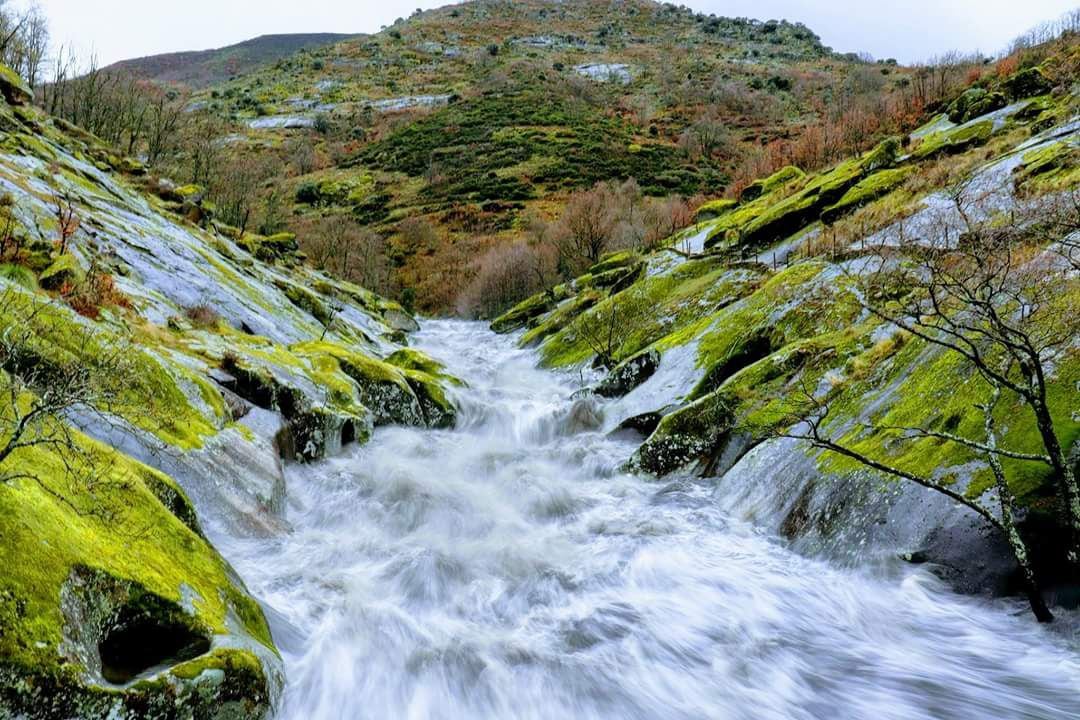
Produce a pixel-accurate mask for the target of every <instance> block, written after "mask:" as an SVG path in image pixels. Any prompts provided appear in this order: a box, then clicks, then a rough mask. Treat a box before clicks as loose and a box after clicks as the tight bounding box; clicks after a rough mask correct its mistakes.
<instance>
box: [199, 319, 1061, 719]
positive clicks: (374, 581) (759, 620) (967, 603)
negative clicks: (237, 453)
mask: <svg viewBox="0 0 1080 720" xmlns="http://www.w3.org/2000/svg"><path fill="white" fill-rule="evenodd" d="M414 344H415V345H417V346H418V347H420V348H421V349H423V350H425V351H427V352H428V353H430V354H432V355H433V356H435V357H437V358H439V359H440V360H442V361H444V362H446V363H447V365H448V369H449V371H450V372H452V373H454V374H456V375H458V376H459V377H462V378H464V379H465V380H466V381H467V382H468V383H469V388H467V389H463V390H461V391H460V393H459V395H458V401H459V405H460V407H461V411H460V416H459V423H458V427H457V429H455V430H453V431H431V430H421V429H411V428H384V429H381V430H378V431H377V432H376V434H375V436H374V438H373V439H372V441H371V442H370V443H368V444H367V445H364V446H360V447H351V448H347V449H346V451H345V453H344V454H343V455H341V456H338V457H335V458H333V459H331V460H327V461H324V462H321V463H319V464H315V465H307V466H294V467H291V468H290V469H289V471H288V492H289V498H290V500H289V508H288V520H289V522H290V523H291V525H292V526H293V528H294V530H293V532H291V533H290V534H288V535H285V536H282V537H277V538H272V539H236V538H221V539H218V545H219V547H220V548H221V549H222V551H223V553H224V554H225V555H226V556H227V557H228V558H229V559H230V561H231V562H232V563H233V565H234V566H235V567H236V569H237V570H238V571H239V573H240V574H241V576H242V577H243V578H244V580H245V582H246V583H247V585H248V587H249V589H250V590H251V591H252V592H253V594H254V595H255V596H256V597H258V598H259V599H260V601H261V602H262V603H263V604H264V606H265V607H266V608H267V612H268V616H269V618H270V621H271V626H272V629H273V632H274V637H275V640H276V641H277V643H278V645H279V647H280V649H281V652H282V655H283V657H284V660H285V665H286V670H287V676H288V683H287V688H286V691H285V695H284V698H283V700H282V703H281V707H280V709H279V712H278V718H279V719H280V720H346V719H348V720H354V719H361V718H363V719H372V720H396V719H409V720H413V719H415V720H420V719H425V720H426V719H433V720H434V719H438V720H442V719H445V720H471V719H481V718H483V719H487V718H491V719H493V720H494V719H498V720H516V719H522V720H565V719H569V718H573V719H581V720H591V719H594V718H596V719H599V718H604V719H606V720H632V719H639V718H640V719H642V720H644V719H653V718H662V719H667V720H701V719H703V718H715V719H717V720H721V719H722V720H729V719H731V720H734V719H741V718H746V719H748V720H749V719H751V718H753V719H754V720H762V719H777V720H779V719H785V720H787V719H789V718H792V719H803V718H805V719H811V718H813V719H815V720H816V719H826V718H827V719H829V720H833V719H837V720H839V719H847V718H850V719H853V720H854V719H859V720H863V719H874V720H886V719H896V720H912V719H914V718H957V719H958V720H959V719H963V720H968V719H970V718H994V719H995V720H1004V719H1006V718H1028V719H1034V718H1046V719H1048V720H1049V719H1051V718H1054V719H1057V718H1076V717H1080V641H1078V639H1077V637H1076V634H1075V631H1074V630H1071V629H1070V628H1075V627H1077V622H1076V619H1075V617H1064V618H1063V619H1062V620H1061V621H1059V623H1057V624H1056V627H1054V628H1052V629H1047V628H1044V627H1040V626H1038V625H1037V624H1036V623H1034V622H1033V621H1032V620H1031V619H1030V618H1029V616H1028V612H1027V609H1026V607H1025V606H1024V605H1023V604H1021V603H1015V602H1011V601H991V600H987V599H981V598H970V597H961V596H958V595H954V594H952V593H950V592H949V591H947V590H946V589H945V588H943V587H942V586H941V585H940V583H938V582H937V581H936V580H935V579H934V578H933V576H932V575H930V574H929V573H928V572H926V571H925V570H921V569H919V568H915V567H910V566H906V565H903V564H901V563H899V562H897V563H895V564H888V563H886V564H884V565H883V566H878V567H875V568H873V569H864V570H851V569H840V568H835V567H832V566H830V565H829V564H828V563H827V562H825V561H822V560H816V559H809V558H806V557H802V556H799V555H797V554H794V553H792V552H791V551H789V550H787V549H786V548H785V546H784V544H783V542H782V541H781V540H780V539H779V538H776V537H772V536H770V535H769V534H768V533H766V532H763V531H761V530H759V529H757V528H755V527H754V526H753V525H752V524H750V523H748V522H747V521H745V520H744V519H742V518H740V517H739V514H738V512H737V510H736V511H733V510H732V505H731V503H723V502H720V500H721V499H723V498H724V497H726V496H729V495H731V494H732V493H733V489H732V488H727V487H725V484H724V481H723V480H715V479H714V480H689V479H686V480H683V481H676V482H668V481H663V482H657V481H656V480H654V479H649V478H643V477H637V476H635V475H632V474H627V473H625V472H623V471H622V470H621V467H622V465H623V463H624V462H625V461H626V460H627V458H628V457H629V456H630V455H631V453H632V452H633V450H634V444H633V443H632V441H631V440H630V439H629V438H618V437H611V436H610V435H608V434H607V433H605V432H604V431H603V430H604V424H603V413H604V407H603V405H602V404H598V403H594V402H593V401H589V400H577V401H575V400H573V399H572V397H571V396H572V395H573V393H574V391H575V390H576V389H577V387H578V385H579V382H578V378H576V377H570V376H567V375H560V374H556V373H551V372H547V371H543V370H539V369H536V362H537V357H536V355H535V354H534V353H532V352H530V351H527V350H520V349H517V348H515V347H514V345H513V338H507V337H499V336H495V335H493V334H492V333H490V332H489V331H488V330H487V329H486V328H484V327H483V326H481V325H479V324H474V323H466V322H459V321H434V322H430V323H428V324H427V325H426V326H425V329H424V331H423V332H421V333H420V334H418V335H417V336H415V338H414ZM758 481H760V482H762V483H767V482H769V478H767V477H762V478H759V479H758Z"/></svg>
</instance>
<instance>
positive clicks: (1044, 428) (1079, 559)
mask: <svg viewBox="0 0 1080 720" xmlns="http://www.w3.org/2000/svg"><path fill="white" fill-rule="evenodd" d="M1031 407H1032V409H1033V410H1034V411H1035V421H1036V423H1037V424H1038V427H1039V435H1040V436H1041V437H1042V441H1043V446H1044V447H1045V448H1046V454H1047V455H1048V456H1049V458H1050V465H1051V467H1052V468H1053V471H1054V480H1055V481H1056V483H1057V486H1058V493H1059V494H1060V495H1061V502H1062V504H1063V505H1064V506H1065V507H1064V519H1065V524H1066V529H1067V530H1068V533H1069V540H1068V546H1067V548H1066V559H1067V561H1068V564H1069V571H1070V575H1071V576H1072V579H1073V580H1074V581H1078V582H1080V486H1078V484H1077V479H1076V473H1075V472H1074V470H1073V468H1072V465H1071V463H1070V462H1069V459H1068V458H1066V457H1065V452H1064V450H1062V448H1061V443H1060V441H1059V440H1058V436H1057V433H1056V432H1054V421H1053V418H1051V417H1050V410H1049V408H1047V407H1046V403H1045V402H1043V401H1041V400H1039V401H1038V402H1034V403H1032V404H1031Z"/></svg>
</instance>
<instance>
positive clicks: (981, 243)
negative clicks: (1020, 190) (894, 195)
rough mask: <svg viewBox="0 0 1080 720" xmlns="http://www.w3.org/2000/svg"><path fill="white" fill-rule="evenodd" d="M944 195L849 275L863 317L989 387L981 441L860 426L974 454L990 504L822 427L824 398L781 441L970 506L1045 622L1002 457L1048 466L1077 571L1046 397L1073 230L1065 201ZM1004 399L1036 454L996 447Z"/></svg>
mask: <svg viewBox="0 0 1080 720" xmlns="http://www.w3.org/2000/svg"><path fill="white" fill-rule="evenodd" d="M950 197H951V200H952V203H951V207H949V208H948V209H947V211H946V212H944V213H943V214H942V215H941V216H939V217H938V219H937V220H936V221H935V222H931V223H924V224H922V225H921V226H920V229H919V230H917V232H916V233H915V235H916V236H914V237H905V236H904V234H903V232H901V233H900V235H899V236H898V237H893V238H891V239H890V240H888V241H886V242H885V243H883V244H882V246H880V247H878V248H875V249H874V251H873V252H872V253H871V256H870V258H869V259H868V261H867V264H866V265H864V266H863V267H861V269H860V271H859V272H858V274H856V275H854V276H853V277H852V280H853V281H854V282H855V283H857V284H858V286H859V287H860V295H861V297H862V298H863V303H864V307H865V308H866V310H867V311H869V312H870V313H871V314H872V315H874V316H876V317H878V318H880V319H881V320H884V321H885V322H887V323H889V324H891V325H892V326H894V327H896V328H898V329H900V330H903V331H905V332H907V333H909V334H910V335H912V336H914V337H917V338H919V339H921V340H922V341H924V342H926V343H927V344H928V345H930V346H931V347H934V348H937V349H938V350H939V351H941V352H947V353H953V354H956V355H958V356H960V357H961V358H962V359H963V360H964V361H965V362H966V365H967V366H968V367H970V368H971V370H972V371H973V372H974V373H975V374H976V376H977V377H980V378H981V379H982V380H983V381H984V382H985V383H986V384H987V387H988V388H989V391H990V392H989V398H990V399H989V400H988V401H987V402H986V403H984V404H980V405H979V406H978V409H979V411H980V412H981V413H982V415H983V418H984V422H983V433H982V437H971V436H967V435H963V434H960V433H956V432H943V431H939V430H935V429H933V428H931V427H881V426H865V427H864V429H866V430H870V431H874V432H882V433H890V434H896V433H900V434H901V436H902V439H904V440H906V441H913V440H919V439H925V438H934V439H936V440H939V441H941V442H947V443H952V444H954V445H957V446H960V447H963V448H966V449H967V450H969V451H972V452H974V453H975V454H977V455H978V456H979V457H982V458H983V459H984V460H985V462H986V464H987V466H988V467H989V469H990V470H991V472H992V474H993V477H994V494H995V496H996V500H995V502H996V505H997V509H996V510H991V509H989V508H988V507H987V506H986V505H985V504H984V501H982V500H981V499H979V498H970V497H968V496H967V495H966V494H965V493H964V492H962V491H961V490H960V489H957V488H954V487H951V486H949V485H947V484H946V483H944V482H941V481H939V480H937V479H935V478H933V477H929V476H924V475H919V474H916V473H913V472H910V471H908V470H905V469H903V468H900V467H896V466H895V465H892V464H890V463H889V462H888V461H887V460H885V459H883V457H877V456H871V455H869V454H867V453H865V452H861V451H859V450H856V449H855V448H854V447H853V446H852V445H851V444H848V443H845V442H844V441H843V440H842V439H837V438H835V437H831V436H830V435H829V433H828V431H827V430H828V429H827V427H826V420H827V418H828V414H829V406H828V400H827V398H826V399H819V398H817V397H815V395H814V394H813V393H812V392H804V395H805V397H806V399H805V401H804V402H803V403H802V406H801V410H800V412H798V413H796V415H797V417H793V418H788V421H787V422H784V423H781V424H782V425H784V426H787V427H791V426H792V425H794V427H795V428H796V429H795V430H793V431H792V430H789V431H787V432H786V433H785V434H787V435H788V436H791V437H800V438H802V439H806V440H808V441H810V442H811V443H812V444H813V445H814V446H816V447H819V448H823V449H825V450H828V451H830V452H833V453H836V454H839V455H842V456H844V457H847V458H850V459H852V460H854V461H856V462H858V463H860V464H862V465H864V466H866V467H868V468H871V469H873V470H876V471H879V472H882V473H884V474H886V475H889V476H892V477H896V478H900V479H903V480H907V481H910V482H913V483H916V484H918V485H921V486H923V487H926V488H930V489H932V490H934V491H936V492H939V493H941V494H943V495H945V496H947V497H949V498H950V499H952V500H953V501H955V502H957V503H960V504H961V505H964V506H965V507H968V508H970V509H972V510H973V511H975V512H976V513H978V514H979V515H980V516H981V517H983V518H984V519H985V520H987V522H989V523H990V524H991V525H992V526H993V527H995V528H997V529H998V530H999V531H1000V532H1001V533H1002V536H1003V537H1004V538H1005V540H1006V541H1007V542H1008V544H1009V547H1010V548H1011V549H1012V552H1013V555H1014V557H1015V558H1016V561H1017V564H1018V566H1019V567H1020V569H1021V572H1022V574H1023V576H1024V579H1025V582H1026V584H1027V590H1028V596H1029V600H1030V602H1031V606H1032V611H1033V612H1034V614H1035V615H1036V617H1037V618H1038V619H1039V620H1040V621H1049V620H1050V619H1052V615H1051V614H1050V611H1049V610H1048V609H1047V608H1046V606H1045V604H1044V602H1043V600H1042V596H1041V594H1040V593H1039V591H1038V585H1037V582H1036V579H1035V574H1034V570H1033V567H1032V564H1031V560H1030V557H1029V552H1028V548H1027V546H1026V544H1025V542H1024V540H1023V538H1022V537H1021V535H1020V533H1019V531H1018V529H1017V527H1016V521H1015V516H1016V510H1015V498H1014V497H1013V494H1012V491H1011V489H1010V483H1009V479H1008V477H1007V475H1006V470H1005V467H1004V465H1003V462H1002V461H1003V460H1005V459H1011V460H1019V461H1024V462H1029V463H1038V464H1040V465H1042V466H1043V467H1045V468H1046V469H1047V471H1048V473H1049V475H1050V477H1051V479H1052V482H1053V486H1054V488H1055V491H1056V495H1057V500H1058V504H1059V506H1060V513H1061V517H1062V524H1063V526H1064V527H1065V528H1066V529H1067V531H1068V532H1069V534H1070V537H1069V540H1068V545H1067V547H1066V549H1065V556H1066V560H1067V562H1068V565H1069V569H1070V571H1071V572H1073V573H1076V572H1077V566H1078V554H1080V488H1078V485H1077V478H1076V475H1075V470H1074V464H1073V461H1072V460H1070V458H1069V456H1068V450H1067V449H1066V448H1064V447H1063V443H1062V441H1061V438H1060V436H1059V431H1058V428H1057V427H1056V426H1055V421H1054V417H1053V416H1052V414H1051V409H1050V405H1049V402H1048V392H1049V383H1050V377H1051V374H1052V372H1053V370H1052V369H1053V367H1054V366H1055V365H1056V364H1057V363H1058V362H1059V361H1060V360H1061V359H1062V358H1063V357H1064V355H1065V354H1066V353H1069V352H1073V351H1074V350H1075V349H1074V347H1073V343H1074V342H1075V338H1076V336H1077V333H1078V332H1080V307H1077V304H1076V300H1075V297H1076V283H1077V279H1076V274H1075V273H1076V268H1075V265H1074V264H1073V263H1072V262H1071V260H1070V258H1071V256H1070V254H1069V243H1068V242H1067V241H1066V242H1063V241H1062V240H1061V237H1062V236H1061V234H1060V233H1062V232H1075V227H1076V224H1075V223H1076V217H1075V215H1074V214H1073V213H1075V209H1070V208H1071V207H1072V206H1070V205H1068V204H1066V205H1064V206H1058V207H1064V208H1065V209H1064V210H1062V211H1060V212H1049V211H1048V210H1047V207H1048V206H1047V205H1046V204H1044V203H1035V204H1033V205H1030V206H1028V207H1027V208H1022V209H1020V210H1018V211H1012V212H1008V213H1001V212H995V208H994V207H993V201H992V200H991V198H990V197H989V193H987V192H981V193H980V192H977V189H976V187H975V183H972V182H967V183H964V184H962V185H960V186H957V187H956V188H954V189H953V190H952V191H951V192H950ZM1070 228H1072V230H1071V231H1070ZM1070 237H1071V235H1070ZM1051 240H1052V241H1051ZM1003 396H1007V397H1009V398H1011V399H1012V400H1014V401H1016V402H1017V403H1018V404H1019V405H1020V407H1022V408H1023V409H1024V410H1025V411H1026V413H1025V415H1021V416H1018V417H1017V418H1016V422H1023V421H1025V420H1026V421H1028V422H1031V423H1033V425H1034V427H1035V430H1036V432H1037V436H1038V437H1039V439H1040V441H1041V446H1042V447H1041V448H1040V449H1039V450H1037V451H1031V450H1020V449H1017V448H1010V447H1007V446H1005V445H1004V444H1003V443H1002V442H1001V439H1000V437H999V435H998V432H997V429H996V427H995V415H994V412H995V409H996V408H997V407H998V405H999V403H1000V401H1001V399H1002V397H1003ZM796 420H797V421H798V422H795V421H796Z"/></svg>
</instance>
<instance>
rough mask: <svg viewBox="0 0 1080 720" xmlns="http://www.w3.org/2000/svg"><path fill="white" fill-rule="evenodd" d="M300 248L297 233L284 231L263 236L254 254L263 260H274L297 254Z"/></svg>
mask: <svg viewBox="0 0 1080 720" xmlns="http://www.w3.org/2000/svg"><path fill="white" fill-rule="evenodd" d="M299 249H300V244H299V243H298V242H297V240H296V235H295V234H293V233H289V232H283V233H277V234H275V235H268V236H267V237H264V238H261V239H260V240H259V241H258V243H257V248H256V250H255V253H254V255H255V257H257V258H258V259H259V260H262V261H263V262H274V261H275V260H281V259H282V258H285V257H288V256H290V255H293V254H295V253H296V251H297V250H299Z"/></svg>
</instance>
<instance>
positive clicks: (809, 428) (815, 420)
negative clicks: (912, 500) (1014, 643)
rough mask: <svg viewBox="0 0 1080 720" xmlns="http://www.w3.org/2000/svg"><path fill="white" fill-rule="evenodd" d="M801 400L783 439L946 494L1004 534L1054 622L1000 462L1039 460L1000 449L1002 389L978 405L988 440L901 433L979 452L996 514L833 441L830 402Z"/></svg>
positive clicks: (1032, 595) (1036, 610)
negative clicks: (998, 424) (1004, 459)
mask: <svg viewBox="0 0 1080 720" xmlns="http://www.w3.org/2000/svg"><path fill="white" fill-rule="evenodd" d="M802 397H803V398H804V399H805V401H804V402H803V403H802V405H801V408H800V411H799V412H798V413H797V414H796V415H794V416H792V417H790V418H787V419H786V420H784V421H783V422H782V424H783V425H785V426H789V427H790V429H788V430H785V431H783V432H782V433H780V435H782V436H784V437H790V438H795V439H798V440H805V441H808V442H809V443H810V444H811V445H812V446H813V447H816V448H819V449H822V450H826V451H828V452H831V453H835V454H837V455H840V456H843V457H846V458H848V459H851V460H854V461H855V462H857V463H859V464H860V465H863V466H864V467H867V468H869V469H871V470H875V471H877V472H879V473H882V474H884V475H887V476H889V477H893V478H897V479H900V480H904V481H907V482H911V483H913V484H915V485H919V486H921V487H924V488H927V489H929V490H933V491H934V492H937V493H940V494H942V495H944V496H945V497H947V498H949V499H950V500H952V501H953V502H955V503H957V504H959V505H962V506H964V507H966V508H968V509H969V510H972V511H973V512H975V513H976V514H977V515H979V516H980V517H981V518H983V519H984V520H985V521H986V522H987V523H989V524H990V525H991V526H992V527H994V528H996V529H997V530H998V531H999V532H1000V533H1001V535H1002V537H1003V538H1004V539H1005V541H1006V543H1007V544H1008V546H1009V549H1010V550H1011V551H1012V554H1013V557H1014V558H1015V560H1016V563H1017V566H1018V567H1019V568H1020V571H1021V575H1022V577H1023V580H1024V587H1025V591H1026V594H1027V598H1028V602H1029V604H1030V605H1031V611H1032V613H1033V614H1034V615H1035V617H1036V619H1037V620H1038V621H1039V622H1051V621H1053V619H1054V616H1053V613H1051V612H1050V609H1049V608H1048V607H1047V606H1046V601H1045V600H1044V599H1043V596H1042V592H1041V591H1040V589H1039V583H1038V580H1037V578H1036V574H1035V569H1034V566H1033V565H1032V561H1031V554H1030V552H1029V550H1028V546H1027V543H1026V541H1025V540H1024V538H1023V536H1022V535H1021V534H1020V531H1019V530H1018V529H1017V524H1016V498H1015V496H1014V495H1013V492H1012V490H1011V489H1010V487H1009V483H1008V479H1007V477H1006V476H1005V470H1004V468H1003V467H1002V464H1001V458H1002V457H1009V458H1014V459H1021V460H1033V459H1036V458H1035V456H1033V455H1028V454H1025V453H1018V452H1012V451H1009V450H1005V449H1002V448H1000V447H999V446H998V437H997V430H996V428H995V424H994V411H995V409H996V407H997V404H998V402H999V400H1000V398H1001V390H1000V388H999V387H997V386H996V385H995V386H994V389H993V392H992V396H991V400H990V401H989V402H987V403H986V404H984V405H980V406H978V409H979V410H980V411H981V412H982V413H983V417H984V428H985V437H984V438H983V439H982V440H969V439H967V438H960V437H958V436H954V435H951V434H949V433H937V432H932V431H929V430H922V429H918V428H902V429H901V430H903V431H904V432H905V433H907V437H908V439H913V438H921V437H936V438H938V439H944V440H948V441H950V442H957V443H959V444H962V445H964V446H967V447H971V448H973V449H976V450H978V451H980V453H981V454H982V456H983V457H984V459H985V461H986V462H987V464H988V465H989V467H990V469H991V471H992V472H993V475H994V493H995V495H996V503H997V509H996V510H994V509H992V507H990V506H989V505H988V504H984V502H983V501H982V500H980V499H978V498H970V497H968V496H967V495H966V494H964V493H963V492H962V491H960V490H958V489H956V488H954V487H952V486H951V485H949V484H948V483H947V482H944V481H941V480H938V479H936V478H934V477H932V476H929V475H920V474H916V473H913V472H909V471H907V470H904V469H902V468H899V467H896V466H895V465H892V464H890V463H888V462H886V461H884V460H879V459H877V458H874V457H871V456H870V455H868V454H866V453H863V452H859V451H857V450H855V449H854V448H853V447H852V446H851V445H850V444H847V443H845V442H843V441H841V440H837V439H835V438H833V437H832V436H830V435H829V433H828V432H827V431H826V430H824V429H823V427H824V425H825V423H826V421H827V420H828V417H829V410H830V407H829V405H828V403H827V402H823V401H821V400H818V399H817V398H816V396H815V395H814V393H813V392H812V391H811V390H809V389H804V391H803V394H802ZM866 429H870V430H884V429H886V428H876V427H871V428H866Z"/></svg>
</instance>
